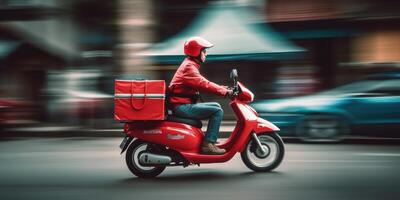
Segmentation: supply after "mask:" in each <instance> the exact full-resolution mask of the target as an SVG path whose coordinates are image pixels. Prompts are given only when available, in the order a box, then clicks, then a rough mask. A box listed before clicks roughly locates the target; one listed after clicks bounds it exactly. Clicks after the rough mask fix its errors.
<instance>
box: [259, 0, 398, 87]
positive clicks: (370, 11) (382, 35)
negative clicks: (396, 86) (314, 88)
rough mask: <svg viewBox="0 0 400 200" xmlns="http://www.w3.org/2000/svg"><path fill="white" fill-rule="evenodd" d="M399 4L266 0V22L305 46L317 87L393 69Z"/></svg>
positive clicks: (369, 0) (354, 0)
mask: <svg viewBox="0 0 400 200" xmlns="http://www.w3.org/2000/svg"><path fill="white" fill-rule="evenodd" d="M399 8H400V3H399V2H398V1H393V0H383V1H376V0H367V1H361V0H350V1H324V0H304V1H294V0H285V1H281V0H279V1H278V0H269V1H268V4H267V6H266V13H267V15H266V19H267V21H268V23H269V24H270V25H271V26H272V27H274V28H276V29H277V30H278V31H279V32H281V33H282V34H283V35H285V36H286V37H287V38H289V39H291V40H292V41H294V42H295V43H297V44H299V45H300V46H302V47H304V48H306V49H307V50H309V52H310V54H309V57H308V58H307V62H308V63H309V65H310V66H312V67H314V69H315V72H316V77H319V80H318V81H319V82H320V83H321V84H320V87H321V89H329V88H332V87H334V86H336V85H339V84H342V83H344V82H349V81H353V80H355V79H358V78H360V77H363V76H364V75H367V74H372V73H379V72H386V71H395V70H398V65H399V61H400V55H399V53H398V52H399V47H400V45H399V41H400V32H399V28H398V26H397V25H396V24H397V23H398V22H399V20H400V14H399V12H398V9H399Z"/></svg>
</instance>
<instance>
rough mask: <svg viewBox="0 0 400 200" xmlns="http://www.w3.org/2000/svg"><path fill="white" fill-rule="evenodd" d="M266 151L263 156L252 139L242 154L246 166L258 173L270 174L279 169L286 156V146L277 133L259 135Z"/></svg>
mask: <svg viewBox="0 0 400 200" xmlns="http://www.w3.org/2000/svg"><path fill="white" fill-rule="evenodd" d="M257 137H258V139H259V140H260V142H261V145H263V148H264V149H265V151H266V152H265V153H264V154H263V153H262V152H261V151H260V150H259V149H258V147H257V144H256V143H255V142H254V141H253V140H252V139H250V140H249V142H248V143H247V145H246V148H245V150H244V151H243V152H242V153H241V157H242V160H243V162H244V164H245V165H246V166H247V167H248V168H249V169H251V170H253V171H256V172H268V171H271V170H273V169H275V168H276V167H278V166H279V165H280V164H281V162H282V160H283V157H284V155H285V146H284V144H283V141H282V139H281V137H279V135H278V134H276V133H264V134H261V135H257Z"/></svg>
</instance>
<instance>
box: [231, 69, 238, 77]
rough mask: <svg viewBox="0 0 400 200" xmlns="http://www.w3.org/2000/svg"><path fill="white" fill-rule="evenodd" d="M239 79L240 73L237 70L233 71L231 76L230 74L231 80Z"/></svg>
mask: <svg viewBox="0 0 400 200" xmlns="http://www.w3.org/2000/svg"><path fill="white" fill-rule="evenodd" d="M237 77H238V73H237V70H236V69H232V71H231V74H230V78H231V79H237Z"/></svg>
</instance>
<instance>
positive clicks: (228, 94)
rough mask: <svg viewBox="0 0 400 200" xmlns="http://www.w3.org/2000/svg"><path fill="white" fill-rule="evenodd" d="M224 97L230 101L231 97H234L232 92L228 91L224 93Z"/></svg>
mask: <svg viewBox="0 0 400 200" xmlns="http://www.w3.org/2000/svg"><path fill="white" fill-rule="evenodd" d="M225 96H226V97H229V98H230V99H232V98H233V96H234V93H233V90H231V89H228V91H227V92H226V95H225Z"/></svg>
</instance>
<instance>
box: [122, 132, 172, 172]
mask: <svg viewBox="0 0 400 200" xmlns="http://www.w3.org/2000/svg"><path fill="white" fill-rule="evenodd" d="M149 145H150V144H149V143H146V142H143V141H141V140H135V141H134V142H132V144H131V145H130V146H129V147H128V150H127V151H126V155H125V160H126V164H127V166H128V168H129V170H130V171H131V172H132V173H133V174H134V175H136V176H137V177H141V178H153V177H156V176H158V175H159V174H161V172H163V171H164V170H165V168H166V167H165V166H154V167H148V166H142V165H141V164H140V163H139V156H140V154H141V153H143V152H145V151H147V149H148V146H149Z"/></svg>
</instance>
